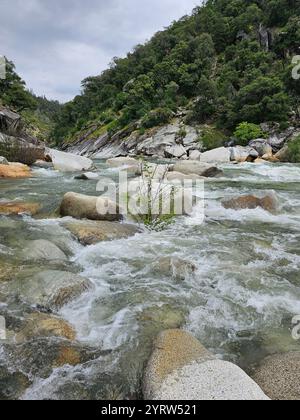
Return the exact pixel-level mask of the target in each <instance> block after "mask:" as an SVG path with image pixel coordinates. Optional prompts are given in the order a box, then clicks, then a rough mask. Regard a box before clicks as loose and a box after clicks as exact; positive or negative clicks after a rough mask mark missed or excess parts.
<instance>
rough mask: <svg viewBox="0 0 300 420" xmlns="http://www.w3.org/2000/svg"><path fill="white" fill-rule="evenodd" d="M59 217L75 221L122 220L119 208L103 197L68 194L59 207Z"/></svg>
mask: <svg viewBox="0 0 300 420" xmlns="http://www.w3.org/2000/svg"><path fill="white" fill-rule="evenodd" d="M60 215H61V216H63V217H65V216H71V217H74V218H75V219H90V220H104V221H118V220H121V219H122V215H121V214H120V208H119V206H118V205H117V204H116V203H115V202H113V201H112V200H110V199H109V198H105V197H92V196H87V195H83V194H77V193H73V192H69V193H67V194H65V196H64V198H63V201H62V203H61V206H60Z"/></svg>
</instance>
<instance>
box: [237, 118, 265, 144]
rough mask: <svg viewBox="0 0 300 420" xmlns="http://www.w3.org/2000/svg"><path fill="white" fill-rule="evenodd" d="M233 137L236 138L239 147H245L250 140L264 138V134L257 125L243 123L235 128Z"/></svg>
mask: <svg viewBox="0 0 300 420" xmlns="http://www.w3.org/2000/svg"><path fill="white" fill-rule="evenodd" d="M234 137H236V138H237V140H238V141H239V144H240V145H241V146H247V144H248V143H249V141H251V140H254V139H258V138H264V137H265V133H264V132H263V131H262V130H261V128H260V126H259V125H256V124H251V123H247V122H243V123H241V124H239V125H238V127H237V128H236V130H235V132H234Z"/></svg>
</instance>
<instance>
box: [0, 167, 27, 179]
mask: <svg viewBox="0 0 300 420" xmlns="http://www.w3.org/2000/svg"><path fill="white" fill-rule="evenodd" d="M30 176H31V172H30V168H29V167H28V166H26V165H20V164H10V165H5V164H4V165H0V178H30Z"/></svg>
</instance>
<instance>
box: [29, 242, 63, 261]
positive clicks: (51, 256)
mask: <svg viewBox="0 0 300 420" xmlns="http://www.w3.org/2000/svg"><path fill="white" fill-rule="evenodd" d="M22 255H23V256H24V258H25V259H28V260H47V261H67V257H66V255H65V254H64V253H63V251H62V250H61V249H59V248H58V247H57V246H56V245H55V244H53V243H52V242H49V241H46V240H44V239H39V240H35V241H29V242H28V243H27V244H26V246H25V247H24V249H23V251H22Z"/></svg>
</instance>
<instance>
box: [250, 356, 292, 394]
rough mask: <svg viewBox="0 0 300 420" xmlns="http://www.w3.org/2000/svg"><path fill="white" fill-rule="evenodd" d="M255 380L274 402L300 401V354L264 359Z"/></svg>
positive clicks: (254, 376)
mask: <svg viewBox="0 0 300 420" xmlns="http://www.w3.org/2000/svg"><path fill="white" fill-rule="evenodd" d="M252 377H253V379H254V380H255V381H256V382H257V383H258V384H259V386H260V387H261V388H262V389H263V390H264V392H265V393H266V394H267V395H268V396H269V397H270V398H271V399H272V400H283V401H288V400H291V401H293V400H297V401H299V400H300V352H299V351H296V352H289V353H284V354H276V355H273V356H269V357H267V358H266V359H264V360H263V361H262V362H261V363H260V365H259V366H258V367H257V368H256V369H255V371H254V373H253V375H252Z"/></svg>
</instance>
